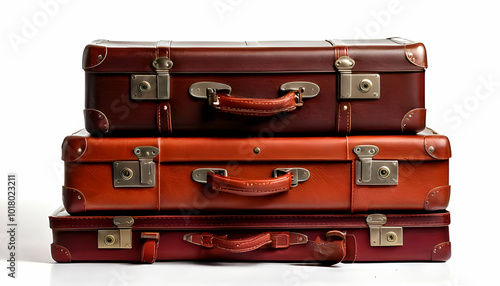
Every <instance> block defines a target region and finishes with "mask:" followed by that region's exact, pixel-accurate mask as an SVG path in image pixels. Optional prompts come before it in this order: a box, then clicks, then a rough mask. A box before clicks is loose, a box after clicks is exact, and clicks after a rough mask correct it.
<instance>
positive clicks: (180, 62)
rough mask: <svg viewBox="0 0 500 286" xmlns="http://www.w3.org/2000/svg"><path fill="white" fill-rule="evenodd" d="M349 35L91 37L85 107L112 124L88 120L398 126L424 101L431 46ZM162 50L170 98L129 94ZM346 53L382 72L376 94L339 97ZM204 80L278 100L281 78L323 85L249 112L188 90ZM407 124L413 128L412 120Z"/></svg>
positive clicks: (201, 127)
mask: <svg viewBox="0 0 500 286" xmlns="http://www.w3.org/2000/svg"><path fill="white" fill-rule="evenodd" d="M344 42H345V45H337V46H333V45H331V44H328V43H327V42H311V43H308V42H304V43H303V44H302V45H301V44H300V43H299V44H296V43H290V44H289V45H287V44H286V43H281V44H280V45H277V44H271V45H268V44H265V43H261V44H259V43H257V45H254V46H251V47H247V45H246V44H245V43H244V42H242V43H236V44H230V43H226V44H223V43H222V44H221V43H197V44H196V43H183V42H175V41H174V42H172V43H171V44H170V46H169V47H164V46H161V45H157V43H156V42H142V43H138V42H112V41H104V40H102V41H95V42H93V43H92V44H90V45H88V46H87V47H86V49H85V51H84V60H83V61H84V70H85V72H86V76H85V78H86V91H85V94H86V103H85V107H86V109H94V110H99V111H100V112H102V113H103V114H105V116H106V118H107V120H108V121H109V126H108V129H109V130H108V131H106V132H103V131H102V129H103V124H102V122H101V121H100V120H99V118H98V117H96V116H93V115H92V114H89V113H87V112H86V113H85V122H86V128H87V130H89V131H90V132H92V133H94V134H98V135H102V136H113V135H114V136H120V135H122V134H126V135H127V136H139V135H158V134H161V135H163V136H183V135H190V136H193V135H194V136H207V135H210V136H225V135H227V132H231V134H233V135H235V134H239V135H241V136H246V135H247V134H248V133H251V134H253V135H259V134H262V133H263V134H266V135H267V134H269V133H271V134H304V135H317V134H328V135H332V134H337V133H349V132H351V133H354V134H358V133H361V132H379V133H380V132H385V133H387V132H396V133H401V132H402V130H401V120H402V118H404V116H405V115H406V114H407V112H408V111H409V110H413V109H416V108H425V101H424V94H425V80H424V71H425V67H426V66H427V62H426V61H427V59H426V54H425V48H423V45H421V44H412V45H404V44H396V43H395V42H393V41H391V40H355V41H344ZM204 44H205V45H207V46H203V45H204ZM273 45H275V46H273ZM410 53H411V56H412V57H409V54H410ZM99 55H101V59H99ZM166 55H168V57H169V58H170V59H171V60H172V61H173V63H174V64H173V67H172V68H171V69H170V70H169V73H170V92H171V94H170V99H169V100H168V101H133V100H130V76H131V75H132V74H151V75H152V74H155V73H156V72H155V69H154V67H153V66H152V64H151V63H152V62H153V61H154V60H155V59H156V58H157V57H160V56H166ZM340 55H349V56H350V57H351V58H353V59H354V60H355V62H356V64H355V66H354V67H353V70H352V72H353V73H378V74H380V81H381V90H380V99H378V100H339V99H337V97H338V96H337V91H338V89H339V86H338V82H337V78H338V72H337V71H336V69H335V68H334V62H335V59H336V58H337V57H338V56H340ZM411 59H414V60H413V61H412V60H411ZM206 81H211V82H219V83H224V84H228V85H230V86H231V87H232V93H234V94H235V95H238V96H240V97H245V98H251V99H254V100H278V99H279V98H280V97H281V96H283V93H282V92H280V91H279V88H280V86H281V85H282V84H284V83H287V82H294V81H308V82H313V83H316V84H317V85H318V86H319V87H320V92H319V94H318V95H317V96H316V97H314V98H308V99H304V105H303V106H302V107H300V108H297V109H295V110H293V111H292V112H289V111H291V110H292V109H293V108H292V107H291V105H290V106H287V108H282V111H283V112H280V113H278V114H277V115H275V116H270V117H269V116H265V117H262V116H259V117H254V118H248V116H242V115H240V114H234V113H235V112H233V114H228V113H227V112H221V111H220V110H214V109H213V108H212V107H210V106H209V105H208V104H207V100H203V99H198V98H193V97H192V96H190V95H189V93H188V91H189V87H190V86H191V85H192V84H194V83H196V82H206ZM165 102H168V103H169V104H170V106H171V109H169V110H170V111H171V112H168V113H161V112H158V111H159V110H160V111H161V110H162V108H163V106H164V103H165ZM289 103H291V101H290V102H289ZM345 103H349V104H350V105H351V109H350V112H349V113H350V114H349V115H350V116H348V117H346V116H337V115H338V114H337V111H338V110H339V107H340V105H341V104H345ZM245 108H247V107H245ZM250 109H251V108H250ZM233 111H234V110H233ZM246 114H247V115H248V112H246ZM250 114H252V115H263V113H262V112H254V113H250ZM418 118H419V119H421V120H420V122H418V123H419V126H423V125H424V124H425V121H422V120H423V119H422V118H421V117H418ZM343 120H349V121H343ZM165 122H170V123H169V124H171V128H165V126H166V125H165V124H166V123H165ZM413 122H415V120H413ZM413 122H412V124H417V123H413ZM160 124H162V126H161V127H160V126H159V125H160ZM347 126H349V128H340V129H339V127H347ZM412 126H413V125H412ZM405 132H416V131H415V130H412V129H410V128H408V129H406V131H405Z"/></svg>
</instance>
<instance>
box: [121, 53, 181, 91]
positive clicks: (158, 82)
mask: <svg viewBox="0 0 500 286" xmlns="http://www.w3.org/2000/svg"><path fill="white" fill-rule="evenodd" d="M152 65H153V67H154V68H155V69H156V74H154V75H149V74H148V75H141V74H133V75H131V76H130V97H131V98H132V99H133V100H168V99H170V74H169V72H168V70H169V69H170V68H172V66H173V65H174V63H173V62H172V60H170V59H169V58H167V57H160V58H157V59H155V60H154V61H153V62H152Z"/></svg>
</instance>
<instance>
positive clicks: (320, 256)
mask: <svg viewBox="0 0 500 286" xmlns="http://www.w3.org/2000/svg"><path fill="white" fill-rule="evenodd" d="M183 239H184V241H187V242H189V243H192V244H195V245H199V246H201V247H204V248H209V249H212V248H214V247H215V248H218V249H221V250H224V251H227V252H231V253H245V252H250V251H254V250H257V249H263V248H272V249H286V248H288V247H289V246H294V245H307V248H308V249H312V250H313V253H312V254H313V255H312V256H313V257H312V258H313V259H314V260H315V261H317V262H321V263H323V264H329V265H331V264H335V263H338V262H341V261H342V260H343V259H344V257H345V255H346V241H345V233H343V232H341V231H338V230H331V231H328V232H327V233H326V235H324V236H318V237H317V238H316V239H315V240H309V238H308V236H307V235H305V234H302V233H297V232H288V231H278V232H263V233H260V234H257V235H254V236H251V237H246V238H237V239H228V235H215V234H212V233H207V232H202V233H188V234H186V235H184V238H183Z"/></svg>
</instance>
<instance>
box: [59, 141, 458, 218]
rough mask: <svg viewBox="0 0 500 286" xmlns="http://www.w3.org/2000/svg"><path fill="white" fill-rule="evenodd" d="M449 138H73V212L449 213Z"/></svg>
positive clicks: (68, 193) (66, 191) (69, 166)
mask: <svg viewBox="0 0 500 286" xmlns="http://www.w3.org/2000/svg"><path fill="white" fill-rule="evenodd" d="M450 156H451V150H450V145H449V141H448V138H447V137H445V136H442V135H437V134H432V133H431V132H428V133H422V134H419V135H391V136H389V135H384V136H381V135H372V136H344V137H313V138H311V137H306V138H304V137H276V138H178V137H144V138H143V137H141V138H96V137H90V136H88V134H87V135H72V136H68V137H67V138H66V139H65V140H64V143H63V150H62V158H63V160H64V161H65V183H64V187H63V202H64V206H65V207H66V209H67V211H68V212H69V213H72V214H75V213H82V212H85V211H112V210H114V211H117V210H125V211H129V210H150V211H155V212H157V211H161V212H171V213H182V214H199V213H209V212H212V213H214V212H236V211H246V212H248V211H252V212H266V213H269V212H283V211H285V212H312V211H316V212H321V211H322V212H325V211H326V212H331V211H341V212H372V211H379V210H384V211H387V210H412V211H424V210H425V211H436V210H444V209H445V208H446V207H447V205H448V201H449V197H450V185H449V181H448V177H449V169H448V161H449V160H448V159H449V158H450Z"/></svg>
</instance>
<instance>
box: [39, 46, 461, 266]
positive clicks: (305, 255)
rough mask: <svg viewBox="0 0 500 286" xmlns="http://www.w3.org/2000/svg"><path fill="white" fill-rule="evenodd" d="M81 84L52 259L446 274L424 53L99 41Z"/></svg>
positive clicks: (441, 172)
mask: <svg viewBox="0 0 500 286" xmlns="http://www.w3.org/2000/svg"><path fill="white" fill-rule="evenodd" d="M83 68H84V70H85V75H86V77H85V78H86V107H85V110H84V116H85V128H86V130H87V131H85V132H79V133H75V134H73V135H71V136H68V137H66V138H65V140H64V142H63V146H62V159H63V160H64V162H65V184H64V186H63V188H62V200H63V204H64V207H63V208H61V209H59V210H57V211H56V212H55V213H54V214H53V215H52V216H51V217H50V218H49V219H50V225H51V228H52V230H53V244H52V257H53V258H54V260H56V261H58V262H72V261H75V262H76V261H137V262H147V263H152V262H154V261H172V260H198V261H199V260H207V261H290V262H292V261H299V262H315V263H322V264H334V263H338V262H363V261H365V262H375V261H446V260H448V259H449V257H450V254H451V247H450V242H449V234H448V225H449V223H450V216H449V213H448V212H447V211H446V207H447V205H448V202H449V198H450V185H449V180H448V177H449V176H448V174H449V167H448V161H449V158H450V157H451V150H450V144H449V141H448V139H447V138H446V137H445V136H443V135H439V134H435V132H433V131H432V130H430V129H427V128H425V126H426V122H425V113H426V109H425V102H424V98H425V94H424V93H425V91H424V72H425V69H426V68H427V59H426V52H425V48H424V46H423V45H422V44H421V43H415V42H411V41H408V40H405V39H401V38H390V39H382V40H344V41H341V40H328V41H317V42H313V41H311V42H242V43H236V42H235V43H222V42H211V43H208V42H205V43H199V42H170V41H159V42H113V41H106V40H98V41H95V42H93V43H91V44H90V45H88V46H87V47H86V48H85V51H84V56H83ZM87 132H88V133H87Z"/></svg>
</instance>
